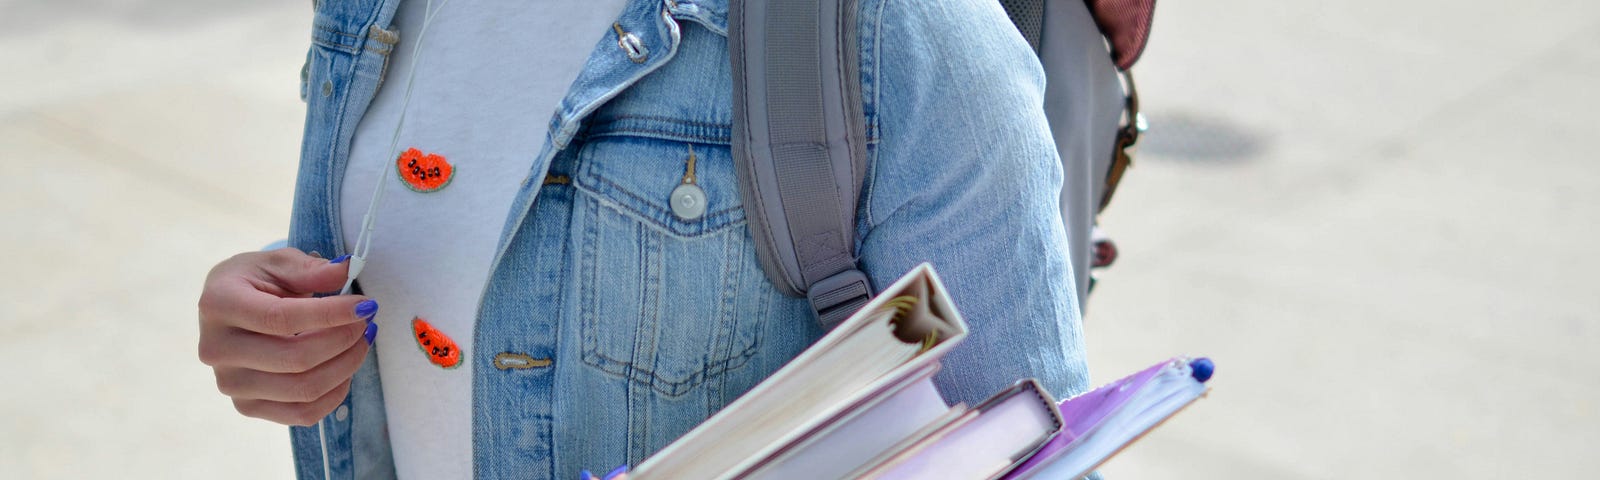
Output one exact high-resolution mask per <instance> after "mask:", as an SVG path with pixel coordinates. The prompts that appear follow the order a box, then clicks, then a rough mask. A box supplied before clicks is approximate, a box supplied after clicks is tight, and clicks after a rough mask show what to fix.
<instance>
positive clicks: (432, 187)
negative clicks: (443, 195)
mask: <svg viewBox="0 0 1600 480" xmlns="http://www.w3.org/2000/svg"><path fill="white" fill-rule="evenodd" d="M394 167H395V169H396V170H399V171H400V179H401V180H403V181H405V183H406V187H408V188H410V189H412V190H415V191H418V192H422V193H428V192H436V191H439V189H441V188H444V186H445V185H449V184H450V180H451V179H453V178H455V174H456V167H455V166H454V165H451V164H450V162H449V161H447V160H445V158H444V156H443V155H439V154H437V153H429V154H426V155H424V154H423V153H422V151H421V150H417V149H416V148H408V149H406V151H405V152H403V153H401V154H400V158H398V159H395V161H394Z"/></svg>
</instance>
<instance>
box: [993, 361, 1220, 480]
mask: <svg viewBox="0 0 1600 480" xmlns="http://www.w3.org/2000/svg"><path fill="white" fill-rule="evenodd" d="M1214 369H1215V366H1214V365H1213V364H1212V362H1211V360H1210V359H1206V358H1196V359H1188V358H1182V357H1179V358H1174V359H1171V360H1167V361H1164V362H1161V363H1158V364H1156V365H1154V366H1152V367H1150V368H1147V369H1145V370H1144V371H1141V372H1138V373H1135V374H1133V375H1130V376H1128V377H1126V378H1123V379H1121V380H1117V381H1115V382H1111V383H1110V384H1107V385H1105V386H1102V387H1100V388H1097V389H1094V390H1093V391H1090V392H1088V393H1085V394H1082V395H1078V396H1076V397H1072V398H1069V399H1066V400H1063V401H1062V402H1061V404H1060V405H1059V406H1058V408H1059V410H1060V412H1061V417H1062V418H1063V419H1064V420H1065V422H1066V423H1065V425H1064V426H1063V427H1062V429H1061V432H1060V433H1059V434H1057V435H1056V437H1055V438H1054V439H1052V440H1050V442H1049V443H1048V444H1046V445H1045V446H1044V448H1042V449H1040V450H1039V452H1038V453H1036V454H1034V456H1033V458H1030V459H1029V460H1028V461H1026V462H1023V464H1022V465H1020V466H1018V467H1017V468H1016V469H1015V470H1014V471H1012V472H1011V473H1010V474H1008V475H1007V476H1006V477H1005V478H1006V479H1008V480H1009V479H1027V478H1038V479H1064V478H1080V477H1082V476H1084V475H1087V474H1089V472H1091V471H1093V470H1094V469H1095V468H1096V467H1099V466H1100V465H1101V464H1102V463H1105V461H1106V460H1108V459H1110V458H1111V457H1112V456H1114V455H1116V454H1117V453H1118V452H1121V451H1122V449H1123V448H1126V447H1127V446H1128V445H1129V444H1132V443H1133V442H1135V441H1137V440H1138V439H1139V438H1140V437H1143V436H1144V435H1145V434H1146V433H1149V432H1150V430H1151V429H1154V428H1155V427H1156V426H1158V425H1160V424H1161V422H1164V421H1166V420H1167V419H1168V418H1172V416H1173V415H1175V414H1177V413H1178V411H1180V410H1182V409H1183V408H1184V407H1186V406H1188V405H1189V404H1191V403H1194V401H1195V400H1197V399H1199V398H1200V397H1201V396H1203V395H1205V393H1206V390H1207V389H1206V385H1205V382H1206V381H1207V380H1210V379H1211V373H1212V371H1213V370H1214Z"/></svg>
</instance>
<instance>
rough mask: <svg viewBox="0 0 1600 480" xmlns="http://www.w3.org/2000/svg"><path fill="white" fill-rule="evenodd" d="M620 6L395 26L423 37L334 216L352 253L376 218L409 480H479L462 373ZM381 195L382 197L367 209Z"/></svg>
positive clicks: (377, 261) (378, 290) (369, 134)
mask: <svg viewBox="0 0 1600 480" xmlns="http://www.w3.org/2000/svg"><path fill="white" fill-rule="evenodd" d="M622 3H623V1H622V0H606V1H599V2H582V3H571V2H535V3H523V2H512V3H505V2H477V1H468V0H458V1H454V2H450V3H446V2H444V1H442V0H433V1H431V2H424V1H421V0H407V1H403V2H401V4H400V7H399V11H398V12H396V15H395V21H394V25H395V26H396V28H398V29H399V31H400V32H403V33H406V32H416V33H414V34H411V35H402V36H401V37H400V41H399V43H398V44H397V45H396V46H395V51H394V52H393V53H392V54H391V55H390V60H389V67H388V68H387V69H386V72H385V73H384V77H385V78H384V82H385V83H386V84H387V86H388V88H384V89H381V90H380V91H379V92H378V93H377V95H376V97H375V98H374V99H373V101H372V105H371V106H370V107H368V109H367V111H366V113H365V115H363V116H362V117H361V121H360V123H359V125H358V126H357V128H356V132H355V136H354V138H353V140H352V144H351V148H350V156H349V161H348V167H347V168H346V170H345V175H344V181H343V185H342V186H341V193H340V197H341V200H342V205H341V212H340V216H341V220H342V223H343V235H344V240H345V243H346V245H345V247H346V249H347V250H348V251H356V245H355V243H356V242H357V239H358V238H360V236H361V230H362V228H363V226H364V222H363V219H364V218H365V216H366V215H367V213H368V209H369V208H374V207H375V210H374V211H373V212H372V213H373V214H374V217H373V224H372V231H371V238H372V240H371V242H370V247H371V250H370V253H368V255H367V256H366V260H367V263H366V268H365V270H364V271H363V272H362V275H361V281H360V286H361V289H362V292H363V293H364V294H366V295H368V296H371V297H372V298H374V299H376V300H378V302H379V304H380V305H381V306H382V308H381V309H380V311H379V313H378V316H377V319H376V321H377V322H378V324H379V325H380V327H381V328H380V329H379V334H378V338H377V341H376V342H375V344H374V345H375V348H376V349H377V351H378V358H379V359H380V361H381V362H382V363H383V366H384V368H383V370H382V371H381V378H382V380H383V385H384V393H385V395H384V403H385V407H386V410H387V412H388V422H387V424H388V428H389V438H390V441H391V446H392V449H393V451H394V458H395V468H396V471H397V473H398V474H399V475H400V476H402V477H406V478H466V477H468V476H470V475H471V472H472V468H471V466H472V425H471V421H472V370H473V365H474V363H473V362H469V361H464V360H465V359H470V358H472V356H473V355H474V354H475V353H476V352H475V350H474V349H473V335H472V332H473V327H474V325H475V320H476V318H477V312H478V298H479V296H480V295H481V294H482V291H483V284H484V282H485V281H486V280H487V278H488V274H489V268H490V261H491V260H492V258H493V255H494V251H495V247H496V246H497V245H498V244H499V241H500V233H501V226H502V225H503V224H504V222H505V216H506V211H507V209H508V207H509V206H510V205H511V201H512V199H513V198H514V197H515V195H516V192H517V186H518V185H519V183H520V182H519V181H520V180H521V179H522V178H523V177H525V176H526V175H527V174H528V169H529V168H530V167H531V166H532V164H533V163H534V157H535V156H536V155H537V154H538V153H539V149H540V148H541V147H542V146H543V144H544V140H545V128H546V127H547V125H548V124H549V119H550V116H551V115H552V114H553V113H554V112H555V111H556V106H557V104H558V103H559V102H560V99H561V97H562V96H563V95H564V94H565V93H566V90H567V86H568V85H570V84H571V83H572V80H573V78H575V77H577V74H578V71H579V70H580V69H582V67H583V65H584V61H585V60H586V59H587V58H588V57H589V52H590V50H592V49H593V47H594V45H595V42H596V40H597V39H599V38H600V37H602V36H604V35H605V34H606V33H609V32H610V30H611V29H610V25H611V23H612V20H613V19H615V18H616V14H617V13H618V12H619V11H620V10H621V6H622ZM429 17H431V18H432V20H431V21H430V20H427V18H429ZM419 39H420V42H419ZM419 43H420V45H419ZM419 47H420V48H419ZM419 58H420V59H421V60H420V62H419ZM402 118H403V122H402ZM391 150H393V151H391ZM380 177H381V179H382V183H379V182H380ZM375 187H379V188H383V189H385V192H383V193H384V195H383V197H382V201H381V202H380V203H378V204H376V205H373V204H372V203H371V202H370V201H369V199H371V198H372V196H373V193H374V188H375Z"/></svg>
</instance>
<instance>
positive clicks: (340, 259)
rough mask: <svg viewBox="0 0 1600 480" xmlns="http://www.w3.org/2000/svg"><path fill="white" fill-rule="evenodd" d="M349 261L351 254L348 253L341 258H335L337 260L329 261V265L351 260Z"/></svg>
mask: <svg viewBox="0 0 1600 480" xmlns="http://www.w3.org/2000/svg"><path fill="white" fill-rule="evenodd" d="M349 259H350V254H348V253H346V254H344V255H340V256H339V258H335V259H333V260H331V261H329V262H328V263H329V264H335V263H344V261H345V260H349Z"/></svg>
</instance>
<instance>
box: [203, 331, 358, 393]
mask: <svg viewBox="0 0 1600 480" xmlns="http://www.w3.org/2000/svg"><path fill="white" fill-rule="evenodd" d="M368 350H369V347H368V346H367V345H366V342H360V343H357V344H356V345H353V346H351V347H350V348H348V349H346V350H345V351H343V352H340V353H339V354H338V355H336V356H334V357H333V358H332V359H329V360H328V361H326V362H323V363H322V364H320V365H317V366H315V367H314V368H311V369H309V370H305V371H301V372H293V373H271V372H264V371H260V370H252V369H248V368H239V367H219V368H217V371H216V373H217V390H220V391H221V392H222V394H223V395H227V396H230V397H233V398H236V399H252V400H269V401H273V402H282V403H308V402H314V401H316V400H317V399H319V398H322V396H323V395H326V394H327V393H328V392H330V391H333V389H334V388H336V387H338V386H339V385H340V384H342V383H344V382H346V381H349V380H350V377H351V376H353V375H355V373H356V370H358V369H360V368H361V361H362V360H364V359H365V358H366V356H367V351H368Z"/></svg>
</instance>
